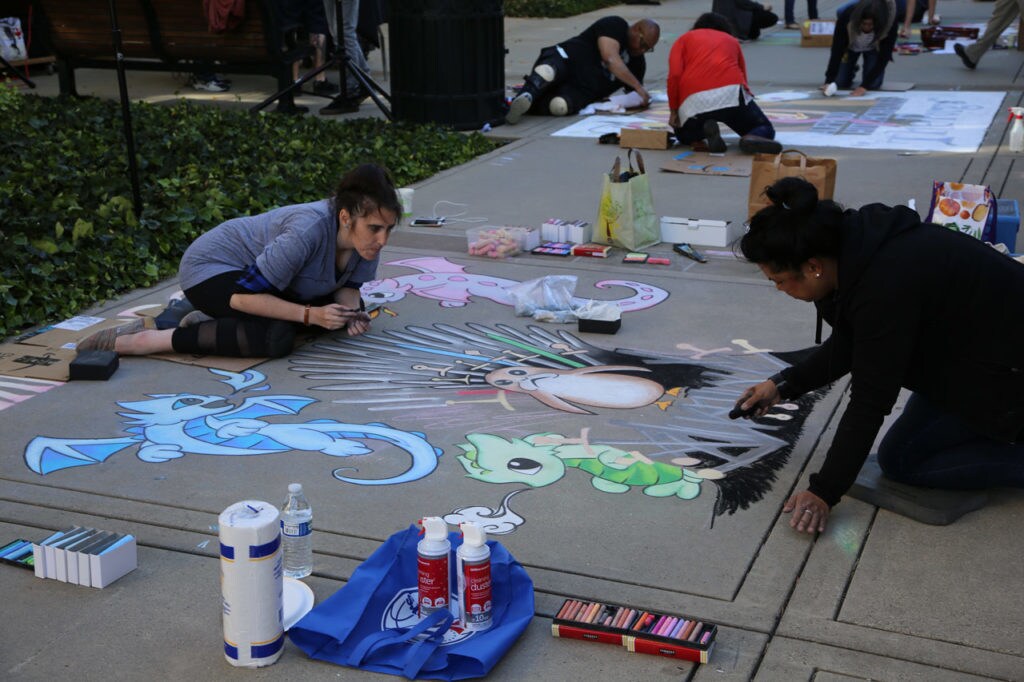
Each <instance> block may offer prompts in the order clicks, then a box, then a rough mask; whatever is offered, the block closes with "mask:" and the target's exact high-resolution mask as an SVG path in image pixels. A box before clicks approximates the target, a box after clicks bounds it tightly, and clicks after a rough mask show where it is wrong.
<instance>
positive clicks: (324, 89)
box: [313, 78, 340, 97]
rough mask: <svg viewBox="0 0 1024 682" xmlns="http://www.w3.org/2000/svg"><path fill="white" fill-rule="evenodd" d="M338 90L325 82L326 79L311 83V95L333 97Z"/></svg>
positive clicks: (335, 86) (329, 82)
mask: <svg viewBox="0 0 1024 682" xmlns="http://www.w3.org/2000/svg"><path fill="white" fill-rule="evenodd" d="M339 91H340V90H339V88H338V86H337V85H335V84H334V83H332V82H331V81H329V80H327V79H326V78H325V79H324V80H322V81H313V94H314V95H321V96H323V97H334V96H335V95H337V94H338V92H339Z"/></svg>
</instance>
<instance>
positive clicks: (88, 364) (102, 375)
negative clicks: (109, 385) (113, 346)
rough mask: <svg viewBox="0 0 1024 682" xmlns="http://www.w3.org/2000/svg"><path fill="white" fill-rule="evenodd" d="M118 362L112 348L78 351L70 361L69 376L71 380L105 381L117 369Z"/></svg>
mask: <svg viewBox="0 0 1024 682" xmlns="http://www.w3.org/2000/svg"><path fill="white" fill-rule="evenodd" d="M118 364H119V363H118V359H117V353H115V352H114V351H112V350H83V351H79V353H78V355H77V356H76V357H75V359H74V360H72V361H71V368H70V371H69V377H70V379H71V380H72V381H75V380H77V379H93V380H99V381H106V380H107V379H109V378H110V377H111V376H113V374H114V372H116V371H117V367H118Z"/></svg>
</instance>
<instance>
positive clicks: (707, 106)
mask: <svg viewBox="0 0 1024 682" xmlns="http://www.w3.org/2000/svg"><path fill="white" fill-rule="evenodd" d="M668 102H669V107H670V109H671V111H672V114H671V115H670V116H669V120H668V122H669V125H670V126H672V128H673V129H674V130H675V135H676V139H677V140H678V141H679V143H680V144H690V145H694V148H695V149H702V148H704V147H706V148H707V150H708V151H710V152H712V153H719V154H720V153H722V152H724V151H725V149H726V145H725V141H724V140H723V139H722V136H721V133H720V132H719V128H718V124H719V123H720V122H721V123H724V124H725V125H727V126H729V127H730V128H731V129H732V130H734V131H735V132H736V133H737V134H738V135H739V136H740V150H742V151H743V152H745V153H747V154H754V153H757V152H764V153H769V154H778V153H779V152H781V151H782V145H781V144H779V143H778V142H776V141H775V128H774V127H773V126H772V124H771V121H769V120H768V117H767V116H765V115H764V112H763V111H761V108H760V107H759V106H757V103H756V102H754V95H753V93H752V92H751V91H750V86H748V85H747V65H746V62H745V61H744V60H743V50H742V49H741V48H740V43H739V41H738V40H736V38H735V35H734V33H733V30H732V25H731V24H730V23H729V20H728V19H727V18H726V17H724V16H722V15H721V14H715V13H714V12H707V13H705V14H702V15H701V16H700V17H698V18H697V21H696V22H695V23H694V24H693V29H692V30H690V31H688V32H686V33H684V34H683V35H681V36H679V39H678V40H676V42H675V44H674V45H672V50H671V51H670V52H669V55H668Z"/></svg>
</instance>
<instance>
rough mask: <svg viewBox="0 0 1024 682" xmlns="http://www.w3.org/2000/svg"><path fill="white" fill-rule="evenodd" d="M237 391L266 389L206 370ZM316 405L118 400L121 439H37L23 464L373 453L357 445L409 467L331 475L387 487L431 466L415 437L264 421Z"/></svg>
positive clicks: (374, 428)
mask: <svg viewBox="0 0 1024 682" xmlns="http://www.w3.org/2000/svg"><path fill="white" fill-rule="evenodd" d="M210 371H211V372H213V373H214V374H217V375H220V376H222V377H223V379H222V380H223V381H224V383H227V384H228V385H229V386H231V387H232V388H234V389H235V391H236V392H239V391H245V390H252V391H257V392H260V391H266V390H269V388H270V386H269V385H267V384H266V383H264V382H265V377H264V375H263V374H261V373H260V372H256V371H252V370H247V371H246V372H244V373H240V374H239V373H234V372H226V371H223V370H216V369H211V370H210ZM316 402H318V401H317V400H314V399H313V398H307V397H304V396H297V395H263V394H261V395H256V396H249V397H245V398H242V399H241V400H240V401H239V402H238V403H237V404H236V403H234V402H232V401H230V400H228V399H227V398H224V397H222V396H219V395H201V394H197V393H176V394H155V395H149V396H147V397H146V399H144V400H137V401H124V402H118V403H117V405H118V406H119V407H120V408H122V409H123V410H125V411H124V412H118V413H117V414H118V415H119V416H121V417H124V418H125V420H126V421H125V422H124V424H126V425H127V428H125V429H124V432H125V434H127V435H124V436H119V437H114V438H55V437H49V436H37V437H36V438H33V439H32V441H31V442H29V444H28V446H27V447H26V448H25V464H26V465H27V466H28V467H29V469H31V470H32V471H34V472H35V473H37V474H40V475H46V474H51V473H54V472H56V471H60V470H62V469H68V468H71V467H80V466H87V465H93V464H100V463H102V462H105V461H106V460H107V459H108V458H109V457H111V456H113V455H114V454H116V453H118V452H121V451H122V450H126V449H128V448H131V447H137V448H138V451H137V456H138V458H139V459H141V460H142V461H144V462H150V463H161V462H167V461H169V460H172V459H178V458H180V457H183V456H185V455H187V454H193V455H214V456H240V455H265V454H272V453H281V452H290V451H293V450H298V451H309V452H319V453H322V454H325V455H330V456H332V457H351V456H356V455H368V454H371V453H373V452H374V450H373V449H371V448H370V447H368V446H367V445H366V444H365V443H364V442H363V441H370V442H374V441H376V442H377V443H378V444H386V445H392V446H396V447H398V448H399V449H401V450H403V451H405V453H407V454H408V455H409V457H411V464H410V466H409V467H408V468H407V469H406V470H405V471H404V472H402V473H400V474H398V475H396V476H392V477H389V478H380V479H359V478H349V477H348V476H347V475H346V474H345V472H348V471H351V470H353V467H339V468H338V469H336V470H335V471H334V477H335V478H337V479H338V480H340V481H345V482H349V483H356V484H358V485H390V484H397V483H405V482H408V481H415V480H418V479H420V478H423V477H424V476H427V475H429V474H430V473H431V472H433V471H434V469H435V468H436V467H437V459H438V457H440V456H441V454H442V450H440V449H438V448H435V447H434V446H433V445H431V444H430V443H429V442H427V440H426V439H425V437H424V435H423V434H421V433H414V432H407V431H402V430H399V429H395V428H392V427H390V426H388V425H386V424H382V423H370V424H347V423H341V422H336V421H332V420H329V419H314V420H311V421H307V422H300V423H294V422H291V423H289V422H283V423H282V422H271V421H268V419H267V418H268V417H290V416H294V415H297V414H299V412H300V411H302V410H303V409H304V408H306V407H308V406H309V405H312V404H314V403H316Z"/></svg>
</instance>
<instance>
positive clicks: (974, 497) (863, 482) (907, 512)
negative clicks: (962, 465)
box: [847, 454, 988, 526]
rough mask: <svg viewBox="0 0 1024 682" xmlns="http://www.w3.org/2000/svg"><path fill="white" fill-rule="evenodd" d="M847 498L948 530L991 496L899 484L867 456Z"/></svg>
mask: <svg viewBox="0 0 1024 682" xmlns="http://www.w3.org/2000/svg"><path fill="white" fill-rule="evenodd" d="M847 494H848V495H849V496H850V497H853V498H855V499H858V500H860V501H861V502H867V503H868V504H873V505H875V506H876V507H881V508H882V509H887V510H889V511H891V512H894V513H896V514H899V515H901V516H906V517H908V518H911V519H914V520H915V521H920V522H921V523H927V524H929V525H932V526H948V525H949V524H951V523H953V522H954V521H956V520H957V519H958V518H960V517H961V516H963V515H964V514H966V513H967V512H972V511H974V510H976V509H981V508H982V507H984V506H985V505H986V504H988V493H986V492H984V491H980V490H941V489H939V488H919V487H917V486H913V485H906V484H903V483H897V482H896V481H893V480H891V479H888V478H886V477H885V474H883V473H882V469H881V467H879V466H878V457H877V455H875V454H871V455H868V459H867V461H865V462H864V467H863V468H862V469H861V470H860V474H859V475H858V476H857V482H856V483H854V484H853V486H852V487H851V488H850V491H849V492H848V493H847Z"/></svg>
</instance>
